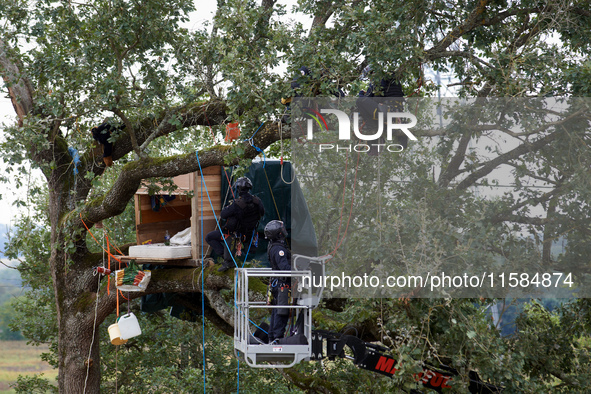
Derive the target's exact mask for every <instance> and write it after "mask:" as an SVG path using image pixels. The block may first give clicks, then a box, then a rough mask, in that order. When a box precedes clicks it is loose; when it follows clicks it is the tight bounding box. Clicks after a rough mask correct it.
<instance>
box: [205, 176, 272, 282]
mask: <svg viewBox="0 0 591 394" xmlns="http://www.w3.org/2000/svg"><path fill="white" fill-rule="evenodd" d="M234 185H235V186H236V190H237V192H238V198H237V199H235V200H234V201H233V202H232V203H230V205H228V206H227V207H225V208H224V209H222V212H221V214H220V216H221V218H222V219H225V220H226V224H225V226H224V228H223V230H224V234H222V233H221V232H220V231H219V230H215V231H212V232H210V233H209V234H207V235H206V236H205V241H206V242H207V243H208V244H209V245H210V246H211V247H212V249H213V250H214V251H215V253H216V254H217V255H218V256H224V262H223V263H222V266H221V267H220V268H218V271H219V272H224V271H227V270H229V269H230V268H233V267H234V261H233V260H232V254H231V252H230V251H229V250H228V248H231V247H232V243H233V242H234V240H236V241H237V242H243V241H244V242H250V240H251V237H252V236H253V235H254V234H253V233H254V231H256V227H257V224H258V222H259V219H260V218H261V217H263V215H264V214H265V208H264V207H263V202H262V201H261V199H260V198H258V197H256V196H253V195H252V194H250V189H252V182H251V180H250V179H248V178H247V177H241V178H238V180H237V181H236V183H235V184H234ZM224 238H225V242H224ZM226 244H227V246H226Z"/></svg>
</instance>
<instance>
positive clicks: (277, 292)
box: [265, 220, 291, 342]
mask: <svg viewBox="0 0 591 394" xmlns="http://www.w3.org/2000/svg"><path fill="white" fill-rule="evenodd" d="M286 236H287V231H286V230H285V227H284V225H283V222H281V221H279V220H272V221H270V222H269V223H267V225H266V226H265V237H266V238H267V239H269V246H268V247H267V255H268V257H269V262H270V263H271V268H272V269H273V270H280V271H291V252H290V250H289V249H288V248H287V244H286V242H285V237H286ZM270 280H271V295H272V298H273V305H288V303H289V294H290V285H291V279H290V278H289V277H276V278H271V279H270ZM288 320H289V309H288V308H280V309H271V324H270V329H269V342H272V341H273V340H275V339H278V338H283V336H284V334H285V327H286V326H287V322H288Z"/></svg>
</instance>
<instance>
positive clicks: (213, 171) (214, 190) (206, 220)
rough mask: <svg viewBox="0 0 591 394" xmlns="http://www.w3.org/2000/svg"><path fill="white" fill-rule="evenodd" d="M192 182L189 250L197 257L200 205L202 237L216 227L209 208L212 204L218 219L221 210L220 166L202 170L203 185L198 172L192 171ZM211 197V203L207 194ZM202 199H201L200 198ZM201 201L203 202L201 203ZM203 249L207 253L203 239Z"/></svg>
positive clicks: (199, 244)
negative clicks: (193, 193)
mask: <svg viewBox="0 0 591 394" xmlns="http://www.w3.org/2000/svg"><path fill="white" fill-rule="evenodd" d="M193 176H194V178H193V184H194V185H195V186H194V189H193V190H194V192H195V197H193V209H192V212H193V214H192V218H191V229H192V231H191V246H192V248H191V251H192V254H193V258H194V259H198V258H200V256H201V240H202V236H201V217H202V216H201V215H202V213H201V206H202V205H203V238H204V237H205V235H207V233H209V232H210V231H213V230H215V229H216V222H215V216H214V214H213V212H212V210H211V205H213V207H214V210H215V214H216V216H217V218H218V220H219V218H220V217H219V216H220V211H221V205H222V200H221V194H222V177H221V168H220V167H217V166H216V167H208V168H205V169H204V170H203V178H204V179H205V186H206V187H207V191H206V189H205V187H202V186H201V175H200V174H199V172H194V173H193ZM208 193H209V198H210V199H211V205H210V203H209V199H208V197H207V194H208ZM202 199H203V200H202ZM202 201H203V204H202ZM203 243H204V245H203V251H204V253H206V254H207V250H208V246H209V245H208V244H207V242H205V240H204V241H203Z"/></svg>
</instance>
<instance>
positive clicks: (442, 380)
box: [311, 330, 503, 394]
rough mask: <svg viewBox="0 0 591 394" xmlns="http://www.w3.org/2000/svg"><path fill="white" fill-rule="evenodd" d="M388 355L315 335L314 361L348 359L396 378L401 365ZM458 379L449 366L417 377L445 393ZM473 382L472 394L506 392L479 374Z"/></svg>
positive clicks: (356, 342)
mask: <svg viewBox="0 0 591 394" xmlns="http://www.w3.org/2000/svg"><path fill="white" fill-rule="evenodd" d="M325 345H326V346H325ZM345 346H347V347H348V348H349V349H351V351H352V353H353V357H352V358H351V357H350V356H347V355H346V354H345ZM325 347H326V354H324V353H325V352H324V349H325ZM387 351H388V349H387V348H385V347H382V346H378V345H374V344H371V343H368V342H364V341H362V340H361V339H359V338H357V337H355V336H352V335H340V334H336V333H333V332H330V331H324V330H315V331H313V332H312V357H311V359H312V360H322V359H324V358H328V359H330V360H334V359H335V358H336V357H340V358H348V359H351V360H352V361H353V363H354V364H355V365H356V366H358V367H359V368H363V369H367V370H368V371H373V372H376V373H379V374H382V375H386V376H389V377H393V376H394V374H395V373H396V371H397V369H396V365H397V362H396V359H395V358H394V357H392V356H390V355H389V354H387V353H386V352H387ZM458 375H459V373H458V371H457V370H455V369H453V368H450V367H447V366H440V367H437V368H436V367H434V366H430V365H425V367H424V369H423V372H421V373H418V374H416V375H415V378H416V380H417V382H418V383H421V384H422V385H423V386H424V387H426V388H430V389H433V390H435V391H437V392H440V393H443V389H445V388H452V387H451V386H450V385H449V384H448V383H449V382H450V381H451V380H452V379H453V377H454V376H458ZM469 379H470V385H469V387H468V390H469V391H470V393H472V394H488V393H500V392H501V391H502V390H503V389H502V387H499V386H496V385H493V384H489V383H485V382H483V381H482V380H481V379H480V377H479V376H478V373H476V372H475V371H470V372H469Z"/></svg>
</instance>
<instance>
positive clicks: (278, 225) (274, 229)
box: [265, 220, 287, 240]
mask: <svg viewBox="0 0 591 394" xmlns="http://www.w3.org/2000/svg"><path fill="white" fill-rule="evenodd" d="M281 236H283V237H287V230H286V229H285V226H284V225H283V222H282V221H281V220H271V221H270V222H269V223H267V225H266V226H265V238H267V239H271V240H273V239H278V238H280V237H281Z"/></svg>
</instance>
